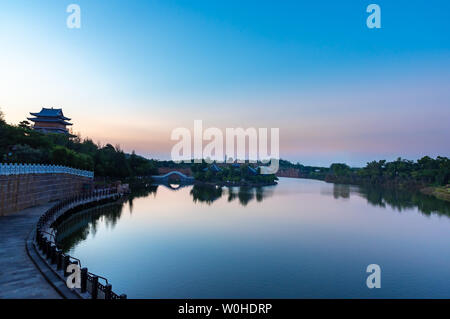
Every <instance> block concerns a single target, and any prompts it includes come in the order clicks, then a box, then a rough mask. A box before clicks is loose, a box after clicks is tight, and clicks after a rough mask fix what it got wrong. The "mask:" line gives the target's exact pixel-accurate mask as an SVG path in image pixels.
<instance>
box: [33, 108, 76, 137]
mask: <svg viewBox="0 0 450 319" xmlns="http://www.w3.org/2000/svg"><path fill="white" fill-rule="evenodd" d="M30 114H31V115H33V116H35V117H29V118H28V119H29V120H30V121H32V122H33V123H34V125H33V129H34V130H35V131H38V132H41V133H60V134H69V131H68V130H67V128H66V126H69V125H72V123H69V122H67V121H70V119H69V118H67V117H65V116H64V114H63V111H62V109H54V108H51V109H47V108H42V110H41V111H40V112H39V113H30Z"/></svg>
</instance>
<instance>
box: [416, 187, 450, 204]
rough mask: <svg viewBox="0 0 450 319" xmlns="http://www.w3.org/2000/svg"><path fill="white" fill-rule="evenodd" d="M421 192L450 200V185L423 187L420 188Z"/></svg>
mask: <svg viewBox="0 0 450 319" xmlns="http://www.w3.org/2000/svg"><path fill="white" fill-rule="evenodd" d="M420 191H421V192H422V193H423V194H427V195H431V196H434V197H436V198H438V199H441V200H445V201H448V202H450V185H447V186H441V187H425V188H422V189H421V190H420Z"/></svg>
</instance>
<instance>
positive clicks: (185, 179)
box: [152, 171, 195, 184]
mask: <svg viewBox="0 0 450 319" xmlns="http://www.w3.org/2000/svg"><path fill="white" fill-rule="evenodd" d="M152 178H153V180H154V181H155V182H160V183H168V182H169V180H170V179H178V180H179V181H180V182H181V183H186V184H187V183H193V182H194V180H195V179H194V177H192V176H187V175H185V174H183V173H181V172H179V171H171V172H169V173H166V174H164V175H153V176H152Z"/></svg>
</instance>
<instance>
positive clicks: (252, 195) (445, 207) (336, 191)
mask: <svg viewBox="0 0 450 319" xmlns="http://www.w3.org/2000/svg"><path fill="white" fill-rule="evenodd" d="M327 186H328V185H324V187H323V188H322V189H321V191H320V193H321V194H322V195H326V196H332V197H333V198H334V199H336V200H342V199H344V200H348V199H350V197H351V196H359V197H362V198H364V199H366V200H367V202H368V203H369V204H370V205H372V206H376V207H382V208H387V207H390V208H391V209H394V210H397V211H403V210H406V209H413V208H417V210H418V211H419V212H420V213H422V214H424V215H431V214H438V215H440V216H447V217H450V204H449V203H448V202H445V201H442V200H438V199H436V198H434V197H432V196H428V195H424V194H421V193H420V192H411V191H402V190H395V189H383V188H375V187H357V186H350V185H342V184H334V185H333V186H332V188H330V187H327ZM159 187H164V188H168V189H170V190H171V191H178V190H179V189H181V188H184V187H191V190H190V192H189V194H190V196H192V201H193V202H194V203H205V204H207V205H213V204H214V203H215V202H216V201H217V200H219V199H220V198H222V197H223V196H226V200H227V202H229V203H231V202H234V201H237V202H238V203H239V204H240V205H241V206H243V207H245V206H247V205H248V204H249V203H250V202H251V201H253V200H256V202H262V201H263V200H264V199H265V198H268V197H271V196H273V194H274V190H275V189H276V186H267V187H257V188H254V187H227V188H225V187H223V188H222V187H215V186H208V185H193V186H192V185H183V184H153V185H147V187H145V188H142V189H138V190H136V191H134V192H133V193H132V194H131V195H130V196H128V197H127V199H126V200H124V201H121V202H119V203H115V204H109V205H106V206H102V207H98V208H92V209H89V210H85V211H83V212H80V213H78V214H77V215H74V216H72V217H70V218H68V219H66V220H64V221H63V222H61V223H60V224H59V225H58V226H57V233H58V236H57V241H58V242H59V243H60V245H61V248H62V249H63V250H64V251H67V250H68V249H70V248H71V247H74V246H76V245H77V244H78V243H79V242H82V241H84V240H86V238H87V237H88V236H89V235H90V234H92V235H95V233H96V231H97V225H98V224H99V223H100V222H104V223H105V225H106V226H107V227H109V228H111V229H112V228H114V226H115V225H116V223H117V222H118V220H119V219H120V218H121V215H122V211H123V208H124V206H125V205H128V206H129V212H130V214H131V213H132V212H133V201H134V200H135V199H137V198H142V197H148V196H151V195H153V197H157V194H158V189H159Z"/></svg>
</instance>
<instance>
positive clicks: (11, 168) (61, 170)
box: [0, 163, 94, 178]
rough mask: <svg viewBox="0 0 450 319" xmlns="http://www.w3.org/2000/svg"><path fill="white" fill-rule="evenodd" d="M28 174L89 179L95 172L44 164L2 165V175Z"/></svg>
mask: <svg viewBox="0 0 450 319" xmlns="http://www.w3.org/2000/svg"><path fill="white" fill-rule="evenodd" d="M26 174H69V175H75V176H81V177H87V178H94V172H90V171H84V170H81V169H76V168H71V167H66V166H60V165H42V164H15V163H13V164H0V175H6V176H8V175H26Z"/></svg>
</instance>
